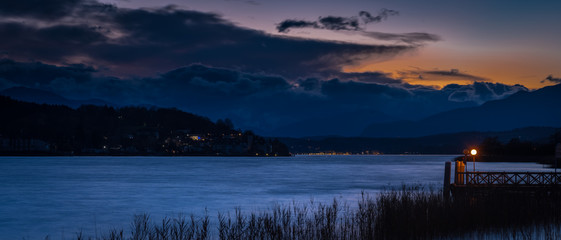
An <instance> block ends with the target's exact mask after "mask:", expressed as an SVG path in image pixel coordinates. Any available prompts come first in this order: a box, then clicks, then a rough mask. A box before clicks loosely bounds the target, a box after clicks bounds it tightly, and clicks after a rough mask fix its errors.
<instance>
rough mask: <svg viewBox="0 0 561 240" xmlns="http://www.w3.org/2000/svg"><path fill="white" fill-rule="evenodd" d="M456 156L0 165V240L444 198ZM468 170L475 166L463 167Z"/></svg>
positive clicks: (525, 166) (16, 161) (523, 166)
mask: <svg viewBox="0 0 561 240" xmlns="http://www.w3.org/2000/svg"><path fill="white" fill-rule="evenodd" d="M453 158H454V156H442V155H435V156H430V155H421V156H417V155H403V156H401V155H377V156H295V157H278V158H261V157H0V235H1V236H0V239H2V240H4V239H10V240H11V239H22V238H25V239H44V238H45V236H47V235H48V236H49V237H50V239H69V238H71V237H75V233H76V232H78V231H83V232H84V233H86V235H88V236H95V234H96V233H97V234H100V233H104V232H106V231H107V230H109V229H111V228H114V227H115V228H124V229H125V231H126V232H128V229H129V224H130V222H131V221H132V219H133V216H134V214H142V213H148V214H150V216H151V217H152V218H153V219H158V218H162V217H163V216H170V217H173V216H177V215H178V214H191V213H192V214H195V215H198V216H201V215H203V214H204V213H205V209H206V211H207V212H208V214H209V216H211V217H213V218H215V217H216V215H217V213H218V212H223V213H224V212H228V211H230V212H232V211H233V210H234V208H236V207H240V208H241V209H242V211H259V210H263V209H267V208H270V207H272V206H273V205H274V204H290V203H292V202H296V203H306V202H309V201H310V200H314V201H315V202H330V201H332V200H333V199H334V198H337V199H338V200H341V201H346V202H348V203H349V204H350V205H351V206H352V205H353V204H356V199H358V198H359V197H360V194H361V192H362V191H364V192H367V193H371V194H375V193H376V192H379V191H381V190H383V189H385V188H389V187H399V186H401V185H402V184H422V185H427V186H434V187H435V188H440V187H441V185H442V182H443V177H444V162H445V161H451V160H452V159H453ZM476 168H477V170H496V171H551V170H550V169H544V167H543V166H542V165H540V164H535V163H476ZM468 169H469V170H471V169H472V164H471V163H468Z"/></svg>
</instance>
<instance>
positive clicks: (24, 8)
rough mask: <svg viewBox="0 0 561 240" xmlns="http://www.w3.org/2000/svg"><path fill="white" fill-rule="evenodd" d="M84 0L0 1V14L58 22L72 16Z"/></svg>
mask: <svg viewBox="0 0 561 240" xmlns="http://www.w3.org/2000/svg"><path fill="white" fill-rule="evenodd" d="M82 2H83V1H82V0H16V1H0V14H1V15H4V16H11V17H31V18H37V19H44V20H56V19H59V18H63V17H66V16H67V15H70V14H71V13H72V12H73V10H74V9H75V8H76V7H77V6H78V5H80V3H82Z"/></svg>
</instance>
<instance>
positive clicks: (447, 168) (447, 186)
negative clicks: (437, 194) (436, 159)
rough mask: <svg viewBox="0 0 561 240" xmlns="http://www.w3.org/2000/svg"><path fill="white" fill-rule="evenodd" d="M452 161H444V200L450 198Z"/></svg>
mask: <svg viewBox="0 0 561 240" xmlns="http://www.w3.org/2000/svg"><path fill="white" fill-rule="evenodd" d="M451 164H452V163H451V162H445V163H444V187H443V188H442V196H443V197H444V200H448V199H449V198H450V166H451Z"/></svg>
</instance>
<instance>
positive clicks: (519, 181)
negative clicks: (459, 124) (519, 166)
mask: <svg viewBox="0 0 561 240" xmlns="http://www.w3.org/2000/svg"><path fill="white" fill-rule="evenodd" d="M450 165H451V162H446V163H445V167H444V191H443V194H444V196H445V197H449V196H450V195H452V196H454V195H472V196H481V195H486V194H488V193H489V191H493V192H505V193H523V194H532V195H542V194H545V195H551V194H561V173H557V172H479V171H472V172H469V171H465V170H466V164H465V162H463V161H456V162H455V167H454V182H453V183H451V182H450V180H451V179H450V177H451V174H450V170H451V166H450Z"/></svg>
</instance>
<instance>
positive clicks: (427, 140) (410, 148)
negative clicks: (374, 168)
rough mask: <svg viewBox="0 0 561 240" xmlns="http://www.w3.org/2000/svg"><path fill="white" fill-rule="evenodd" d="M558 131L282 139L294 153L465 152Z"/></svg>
mask: <svg viewBox="0 0 561 240" xmlns="http://www.w3.org/2000/svg"><path fill="white" fill-rule="evenodd" d="M556 131H559V129H556V128H550V127H529V128H521V129H514V130H511V131H502V132H462V133H451V134H438V135H431V136H424V137H412V138H366V137H349V138H344V137H325V138H281V139H280V141H281V142H283V143H285V144H286V145H287V146H288V147H289V149H290V151H291V152H292V153H319V152H324V153H330V152H336V153H352V154H361V153H362V154H366V153H368V154H374V153H384V154H404V153H415V154H462V152H463V150H464V149H465V148H467V147H473V146H478V145H480V144H481V143H482V142H483V141H484V140H485V139H487V138H496V139H497V140H498V141H500V142H503V143H507V142H509V141H510V140H512V139H517V140H518V141H521V142H532V143H536V144H550V143H551V136H552V135H554V134H555V133H556ZM551 146H552V147H553V146H554V144H553V145H551ZM552 151H553V150H552ZM551 154H553V152H551Z"/></svg>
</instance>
